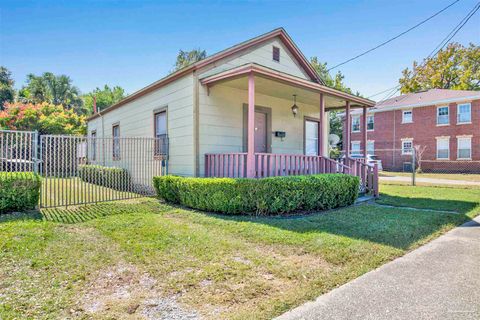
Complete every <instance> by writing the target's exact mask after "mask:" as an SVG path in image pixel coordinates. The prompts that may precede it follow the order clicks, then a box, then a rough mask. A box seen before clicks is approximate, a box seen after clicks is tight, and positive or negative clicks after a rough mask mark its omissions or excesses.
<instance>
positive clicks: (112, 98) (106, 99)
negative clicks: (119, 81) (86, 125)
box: [83, 85, 126, 114]
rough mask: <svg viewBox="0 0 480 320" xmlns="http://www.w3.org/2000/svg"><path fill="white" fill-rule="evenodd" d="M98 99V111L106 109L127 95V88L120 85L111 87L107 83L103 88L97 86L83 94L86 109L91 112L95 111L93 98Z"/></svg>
mask: <svg viewBox="0 0 480 320" xmlns="http://www.w3.org/2000/svg"><path fill="white" fill-rule="evenodd" d="M94 97H96V99H97V111H101V110H104V109H105V108H108V107H110V106H111V105H113V104H115V103H117V102H118V101H120V100H122V99H123V98H125V97H126V94H125V90H123V88H121V87H119V86H115V87H113V88H110V87H109V86H108V85H105V86H104V87H103V89H100V88H96V89H95V90H93V91H92V92H90V93H87V94H86V95H84V96H83V101H84V106H85V109H86V110H87V112H88V113H89V114H91V113H93V100H94Z"/></svg>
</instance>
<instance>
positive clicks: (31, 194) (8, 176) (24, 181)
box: [0, 172, 41, 213]
mask: <svg viewBox="0 0 480 320" xmlns="http://www.w3.org/2000/svg"><path fill="white" fill-rule="evenodd" d="M40 186H41V180H40V177H39V176H38V175H37V174H35V173H32V172H0V213H5V212H9V211H18V210H25V209H34V208H35V206H36V205H37V203H38V199H39V196H40Z"/></svg>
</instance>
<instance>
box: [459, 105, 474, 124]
mask: <svg viewBox="0 0 480 320" xmlns="http://www.w3.org/2000/svg"><path fill="white" fill-rule="evenodd" d="M471 122H472V105H471V104H470V103H462V104H457V123H471Z"/></svg>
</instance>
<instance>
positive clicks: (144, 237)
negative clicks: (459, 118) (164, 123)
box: [0, 186, 480, 319]
mask: <svg viewBox="0 0 480 320" xmlns="http://www.w3.org/2000/svg"><path fill="white" fill-rule="evenodd" d="M469 192H470V191H469ZM469 192H465V190H460V191H457V190H456V189H452V188H420V187H417V188H412V187H403V186H382V199H381V200H380V201H381V202H382V203H388V204H392V205H399V204H400V205H402V204H405V203H406V204H408V206H414V207H421V208H433V209H435V208H441V209H442V210H446V209H448V208H454V207H455V208H454V209H456V210H460V211H461V214H444V213H443V214H441V213H435V212H430V211H413V210H408V209H402V208H384V207H379V206H375V205H362V206H357V207H350V208H344V209H339V210H335V211H331V212H328V213H324V214H316V215H310V216H304V217H297V218H294V217H292V218H268V217H259V218H255V217H239V216H235V217H233V216H219V215H210V214H205V213H200V212H195V211H191V210H185V209H182V208H177V207H172V206H168V205H164V204H160V203H158V202H157V201H156V200H154V199H137V200H130V201H123V202H116V203H103V204H99V205H89V206H84V207H76V208H70V209H68V210H66V209H50V210H44V211H43V212H42V213H38V212H32V213H24V214H11V215H4V216H0V264H1V265H2V268H0V299H2V304H1V305H0V318H2V319H13V318H43V319H48V318H69V317H79V318H90V317H94V318H102V319H103V318H142V317H147V318H148V317H154V316H157V317H160V316H164V317H167V318H168V317H169V315H172V314H169V312H175V313H176V315H179V314H182V315H189V316H195V315H201V316H202V317H204V318H207V319H208V318H210V319H226V318H228V319H269V318H272V317H274V316H276V315H279V314H281V313H283V312H284V311H286V310H288V309H290V308H293V307H295V306H298V305H299V304H301V303H303V302H305V301H307V300H310V299H313V298H315V297H316V296H318V295H320V294H322V293H325V292H327V291H329V290H331V289H333V288H335V287H337V286H339V285H342V284H344V283H345V282H348V281H350V280H352V279H354V278H356V277H358V276H360V275H361V274H363V273H365V272H368V271H369V270H372V269H374V268H376V267H378V266H380V265H382V264H384V263H385V262H387V261H390V260H392V259H394V258H395V257H398V256H401V255H403V254H405V253H406V252H407V251H409V250H412V249H414V248H416V247H418V246H419V245H421V244H423V243H425V242H427V241H429V240H431V239H433V238H435V237H437V236H438V235H440V234H441V233H443V232H445V231H447V230H449V229H451V228H453V227H454V226H456V225H458V224H459V223H462V222H464V221H466V220H468V219H469V217H473V216H474V215H476V214H478V213H479V208H478V203H479V201H480V191H478V190H477V191H473V190H472V191H471V193H469ZM409 197H412V198H413V199H409ZM415 198H417V199H415ZM406 199H409V200H406ZM427 199H428V200H427ZM446 201H449V202H448V203H447V202H446ZM459 208H460V209H459ZM172 310H173V311H172Z"/></svg>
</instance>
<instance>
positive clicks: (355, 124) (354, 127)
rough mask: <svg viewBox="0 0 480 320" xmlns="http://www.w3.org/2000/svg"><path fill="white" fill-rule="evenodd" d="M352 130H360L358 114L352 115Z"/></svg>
mask: <svg viewBox="0 0 480 320" xmlns="http://www.w3.org/2000/svg"><path fill="white" fill-rule="evenodd" d="M352 132H360V116H354V117H352Z"/></svg>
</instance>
